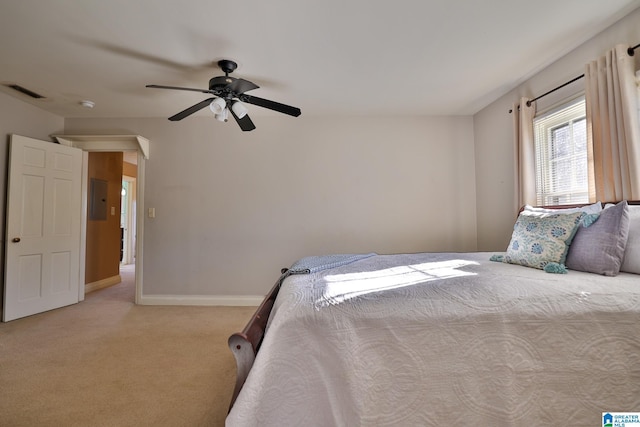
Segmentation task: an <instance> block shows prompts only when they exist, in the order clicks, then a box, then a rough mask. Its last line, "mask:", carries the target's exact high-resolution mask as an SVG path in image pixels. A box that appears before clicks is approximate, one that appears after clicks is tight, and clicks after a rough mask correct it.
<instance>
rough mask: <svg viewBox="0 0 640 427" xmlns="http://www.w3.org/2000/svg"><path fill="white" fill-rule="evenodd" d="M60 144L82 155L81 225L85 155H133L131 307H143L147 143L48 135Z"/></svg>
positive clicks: (108, 137) (140, 139)
mask: <svg viewBox="0 0 640 427" xmlns="http://www.w3.org/2000/svg"><path fill="white" fill-rule="evenodd" d="M52 136H53V137H54V138H55V139H56V140H57V141H58V142H59V143H60V144H62V145H69V146H73V147H77V148H81V149H82V150H83V151H84V152H85V153H84V159H83V164H84V165H85V167H83V185H84V188H83V191H82V193H83V194H84V206H85V209H83V213H82V214H83V218H84V220H83V223H84V224H86V219H87V209H86V206H87V205H86V203H87V194H88V172H87V167H86V165H87V163H88V154H89V152H122V153H128V154H127V155H133V156H134V157H135V159H136V162H137V174H136V180H135V184H136V185H135V211H134V212H133V213H132V214H133V217H134V218H135V220H134V224H135V225H134V228H135V242H134V245H133V251H134V253H135V263H134V266H135V301H134V302H135V303H136V304H142V303H143V301H142V300H143V297H142V295H143V286H144V284H143V274H142V272H143V260H144V257H143V250H144V249H143V248H144V214H143V212H144V183H145V180H144V168H145V161H146V160H147V159H149V145H150V144H149V140H148V139H146V138H144V137H142V136H140V135H52ZM81 234H82V237H81V241H82V242H85V243H86V238H87V235H86V227H85V229H84V230H83V231H82V233H81ZM85 263H86V254H84V253H83V254H82V257H81V260H80V268H81V270H82V271H81V272H80V273H81V274H80V277H84V276H85V271H84V269H85ZM82 288H83V287H81V289H80V291H79V293H80V294H79V295H78V298H79V300H80V301H82V300H84V289H82Z"/></svg>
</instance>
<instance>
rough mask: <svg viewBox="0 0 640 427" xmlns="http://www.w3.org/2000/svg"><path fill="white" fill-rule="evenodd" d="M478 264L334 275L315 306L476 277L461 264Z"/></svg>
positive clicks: (428, 265)
mask: <svg viewBox="0 0 640 427" xmlns="http://www.w3.org/2000/svg"><path fill="white" fill-rule="evenodd" d="M468 265H479V264H478V263H477V262H475V261H467V260H459V259H457V260H448V261H438V262H426V263H422V264H414V265H402V266H397V267H391V268H385V269H382V270H374V271H363V272H358V273H345V274H333V275H327V276H325V277H324V281H325V284H326V286H325V289H324V292H323V295H322V297H321V300H319V301H317V302H316V307H317V308H319V305H320V306H327V305H337V304H340V303H343V302H345V301H348V300H350V299H353V298H356V297H359V296H362V295H366V294H370V293H373V292H381V291H386V290H391V289H398V288H403V287H407V286H412V285H416V284H419V283H425V282H430V281H433V280H443V279H450V278H452V277H462V276H475V275H476V273H472V272H469V271H463V270H459V268H460V267H465V266H468Z"/></svg>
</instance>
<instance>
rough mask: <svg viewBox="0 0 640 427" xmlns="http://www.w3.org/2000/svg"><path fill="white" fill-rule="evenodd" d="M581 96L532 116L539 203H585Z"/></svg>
mask: <svg viewBox="0 0 640 427" xmlns="http://www.w3.org/2000/svg"><path fill="white" fill-rule="evenodd" d="M585 116H586V114H585V101H584V97H581V98H579V99H577V100H574V101H572V102H570V103H568V104H566V105H564V106H562V107H560V108H559V109H556V110H554V111H552V112H549V113H546V114H544V115H542V116H540V117H536V118H535V119H534V122H533V125H534V143H535V150H536V194H537V203H538V204H539V205H562V204H572V203H588V201H589V188H588V185H589V183H588V170H587V126H586V117H585Z"/></svg>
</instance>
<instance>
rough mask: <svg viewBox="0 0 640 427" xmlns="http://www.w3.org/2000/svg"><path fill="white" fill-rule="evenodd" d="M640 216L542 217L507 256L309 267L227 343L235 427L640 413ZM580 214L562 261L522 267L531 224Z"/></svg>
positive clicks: (370, 258) (391, 258) (531, 215)
mask: <svg viewBox="0 0 640 427" xmlns="http://www.w3.org/2000/svg"><path fill="white" fill-rule="evenodd" d="M636 204H637V203H635V202H634V203H633V205H631V206H627V204H626V202H624V209H623V208H620V206H622V205H623V203H619V204H616V205H615V206H612V208H609V209H604V210H602V209H601V206H598V207H599V208H600V210H598V211H597V212H591V213H589V211H588V209H589V207H579V208H576V212H577V213H570V212H569V211H568V210H563V211H562V212H560V213H558V212H557V210H556V209H552V210H549V211H548V212H546V211H536V210H535V209H534V208H531V211H530V212H523V213H521V214H520V215H519V217H518V220H517V221H516V225H515V226H514V234H513V236H512V240H511V242H510V246H509V247H508V248H507V250H506V251H505V252H504V253H483V252H477V253H419V254H393V255H379V254H373V253H371V254H354V255H333V256H328V257H326V256H325V257H308V258H303V259H301V260H299V261H297V262H296V263H294V265H292V266H291V267H290V268H288V269H284V270H283V271H282V274H281V276H280V277H279V278H278V280H277V281H276V283H275V285H274V286H273V288H272V290H271V292H270V293H269V294H268V295H267V297H266V298H265V300H264V302H263V303H262V305H261V306H260V307H259V308H258V310H257V311H256V314H255V315H254V316H253V318H252V319H251V321H250V322H249V323H248V324H247V326H246V327H245V329H244V330H243V331H242V332H239V333H236V334H233V335H232V336H231V337H230V338H229V346H230V349H231V351H232V352H233V353H234V356H235V358H236V362H237V365H238V369H237V373H238V381H237V384H236V389H235V391H234V395H233V400H232V403H231V407H230V411H229V414H228V416H227V420H226V423H227V425H228V426H231V427H233V426H301V425H304V426H385V425H387V426H398V425H407V426H417V425H420V426H441V425H492V426H493V425H500V426H503V425H504V426H532V425H571V426H583V425H584V426H594V425H602V424H601V423H602V416H603V413H604V412H640V275H639V274H640V206H636ZM598 205H599V204H598ZM593 206H595V205H591V208H593ZM614 210H615V211H616V212H620V211H622V212H623V213H622V214H619V213H615V215H616V216H617V217H616V218H617V222H616V221H615V220H610V219H608V218H611V217H612V216H614V213H613V212H614ZM525 214H526V215H525ZM525 217H527V218H525ZM569 217H571V218H573V221H574V222H575V223H576V227H575V229H574V230H571V231H570V232H569V233H568V234H569V235H570V236H569V237H567V238H566V239H565V240H564V243H565V253H564V256H563V257H561V259H559V260H558V261H561V262H557V263H554V262H545V263H544V266H542V265H537V266H535V265H534V266H530V265H527V262H529V261H530V260H525V259H524V258H522V257H519V256H516V255H514V253H513V246H516V245H514V241H516V242H523V241H524V240H523V237H522V236H520V235H517V230H518V229H519V226H521V227H520V228H521V229H522V230H525V229H526V230H527V232H529V231H530V230H528V229H530V228H535V227H532V225H531V224H537V226H540V225H541V224H547V223H549V221H551V219H550V218H553V221H564V222H567V221H569V219H568V218H569ZM621 217H622V219H620V218H621ZM588 218H589V221H587V219H588ZM521 220H522V221H526V222H523V223H521ZM587 222H589V223H588V224H587ZM555 227H556V228H554V229H553V230H555V231H552V234H554V233H557V225H556V226H555ZM616 227H617V228H616ZM586 230H588V231H586ZM612 230H614V231H615V233H614V232H612ZM620 236H622V237H620ZM516 237H517V239H516ZM607 239H609V240H610V241H609V242H605V240H607ZM607 244H608V245H609V246H607V247H606V248H605V249H604V252H603V250H602V247H603V246H606V245H607ZM545 248H546V246H545ZM599 250H600V251H599ZM579 251H585V253H586V255H583V254H582V252H580V257H578V254H579ZM590 256H591V257H592V258H589V257H590ZM594 257H595V258H594ZM603 258H606V259H607V260H609V261H610V260H611V259H614V264H615V263H616V262H617V267H616V266H615V265H614V268H613V270H614V271H613V272H611V271H608V270H606V269H607V268H610V267H611V265H610V262H609V264H607V262H603V261H602V259H603ZM616 260H617V261H616ZM580 262H582V263H583V264H584V263H585V262H586V264H587V265H586V267H585V266H583V265H581V264H580ZM565 264H566V265H565ZM599 264H607V265H599ZM570 265H571V266H573V268H570V267H569V266H570ZM549 266H551V267H552V268H547V267H549ZM565 267H566V269H565V270H564V271H559V270H558V268H560V270H562V268H565ZM594 269H595V270H597V271H596V272H594V271H589V270H594ZM603 269H604V270H603ZM581 270H582V271H581ZM585 270H586V271H585ZM556 273H566V274H556Z"/></svg>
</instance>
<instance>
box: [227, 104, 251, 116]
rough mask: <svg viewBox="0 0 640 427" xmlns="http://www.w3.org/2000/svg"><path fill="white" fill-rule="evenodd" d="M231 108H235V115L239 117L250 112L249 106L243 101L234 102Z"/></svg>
mask: <svg viewBox="0 0 640 427" xmlns="http://www.w3.org/2000/svg"><path fill="white" fill-rule="evenodd" d="M231 109H232V110H233V112H234V113H235V115H236V116H238V118H239V119H241V118H243V117H244V116H246V115H247V113H248V112H249V110H247V107H245V106H244V105H243V104H242V103H240V101H236V102H234V103H233V105H232V106H231Z"/></svg>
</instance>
